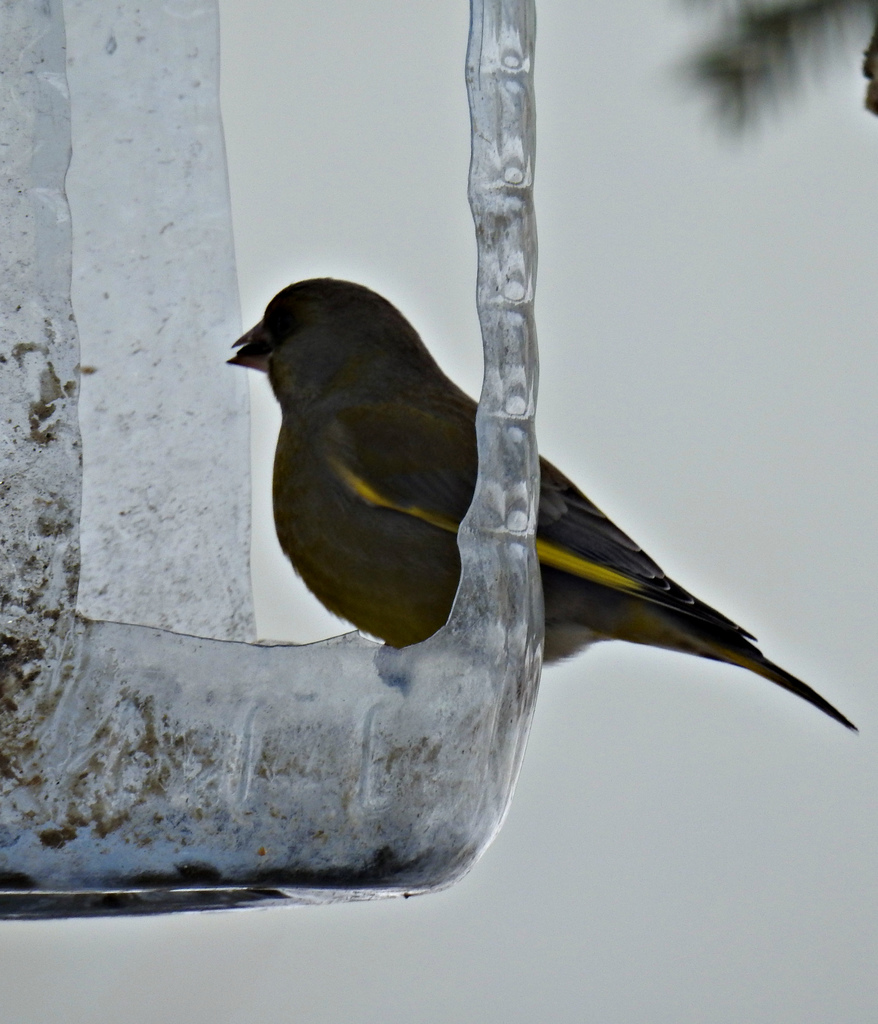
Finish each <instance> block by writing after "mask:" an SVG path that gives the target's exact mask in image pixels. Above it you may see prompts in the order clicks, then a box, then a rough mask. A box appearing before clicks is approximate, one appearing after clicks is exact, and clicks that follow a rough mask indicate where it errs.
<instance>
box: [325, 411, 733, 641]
mask: <svg viewBox="0 0 878 1024" xmlns="http://www.w3.org/2000/svg"><path fill="white" fill-rule="evenodd" d="M463 397H464V396H461V398H463ZM466 401H467V402H469V401H470V400H469V399H467V400H466ZM472 415H473V413H472V410H471V409H469V408H464V407H463V404H462V403H460V407H459V408H458V403H457V399H456V397H455V399H454V401H450V404H449V405H448V406H439V407H437V408H436V409H429V410H427V409H425V408H423V407H422V406H418V407H416V406H414V405H408V404H404V403H400V402H398V401H397V402H394V403H386V404H376V405H367V406H357V407H354V408H351V409H346V410H344V411H342V412H341V413H339V414H338V415H337V416H336V417H335V418H334V422H333V426H332V428H331V429H330V431H329V434H328V439H329V440H328V457H329V462H330V465H331V466H332V468H333V470H334V471H335V472H336V473H337V474H338V476H339V477H340V478H341V479H342V481H343V482H344V484H345V486H347V487H348V489H349V490H351V491H353V492H354V493H356V494H357V495H358V496H359V497H360V498H362V499H363V500H364V501H366V502H367V503H369V504H371V505H375V506H380V507H382V508H387V509H392V510H393V511H395V512H399V513H402V514H405V515H410V516H414V517H415V518H418V519H421V520H423V521H424V522H427V523H430V524H431V525H433V526H435V527H438V528H440V529H443V530H448V531H450V532H456V531H457V528H458V526H459V524H460V521H461V519H462V518H463V516H464V515H465V514H466V511H467V509H468V508H469V505H470V502H471V501H472V496H473V491H474V490H475V483H476V473H477V468H478V458H477V452H476V439H475V430H474V427H473V423H472ZM540 467H541V476H542V483H541V491H540V503H539V517H538V533H537V541H536V548H537V556H538V558H539V560H540V562H541V563H542V564H543V565H546V566H550V567H552V568H554V569H559V570H561V571H562V572H566V573H569V574H570V575H572V576H577V577H579V578H581V579H585V580H588V581H589V582H591V583H598V584H601V585H602V586H606V587H609V588H610V589H612V590H618V591H622V592H624V593H628V594H632V595H634V596H637V597H640V598H642V599H644V600H647V601H651V602H654V603H656V604H659V605H662V606H664V607H666V608H670V609H673V610H675V611H678V612H684V613H686V614H688V615H693V616H695V617H696V618H700V619H704V620H706V621H709V622H712V623H714V624H715V625H718V626H722V627H724V628H726V629H729V628H730V629H732V630H734V631H735V632H737V633H739V634H741V635H743V636H749V634H747V633H745V632H744V631H743V630H742V629H741V628H740V627H739V626H736V625H735V623H733V622H732V621H731V620H730V619H727V618H726V617H725V616H724V615H721V614H720V613H719V612H717V611H715V610H714V609H713V608H710V607H709V606H708V605H706V604H704V603H703V602H701V601H698V600H697V599H696V598H694V597H693V596H692V595H691V594H689V593H688V592H687V591H685V590H684V589H683V588H682V587H680V586H679V585H678V584H676V583H674V582H673V580H670V579H668V577H667V576H665V574H664V573H663V572H662V570H661V568H660V567H659V566H658V565H657V564H656V563H655V562H654V561H653V560H652V559H651V558H650V557H649V555H647V554H646V552H644V551H643V550H642V549H641V548H640V547H639V546H638V545H637V544H635V542H634V541H633V540H631V538H630V537H629V536H628V535H627V534H625V533H623V532H622V530H620V529H619V527H618V526H616V525H615V524H614V523H613V522H612V521H611V520H609V519H608V518H607V517H606V516H605V515H604V513H603V512H601V510H600V509H599V508H598V507H597V506H596V505H594V504H592V502H591V501H589V500H588V498H586V496H585V495H584V494H583V493H582V492H581V491H579V490H578V489H577V488H576V486H575V485H574V484H573V483H572V482H571V481H570V480H568V479H567V477H565V476H564V474H563V473H561V472H560V471H559V470H558V469H556V468H555V467H554V466H553V465H552V464H551V463H550V462H547V461H546V460H545V459H541V460H540ZM751 639H752V638H751Z"/></svg>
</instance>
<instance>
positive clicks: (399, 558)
mask: <svg viewBox="0 0 878 1024" xmlns="http://www.w3.org/2000/svg"><path fill="white" fill-rule="evenodd" d="M238 347H239V349H240V351H239V352H238V354H237V355H236V356H235V357H234V358H233V359H232V360H230V361H231V362H233V363H236V364H238V365H242V366H249V367H252V368H254V369H260V370H266V371H267V372H268V376H269V379H270V381H271V386H272V388H273V390H274V393H275V395H276V397H277V400H278V402H279V403H280V406H281V411H282V415H283V423H282V426H281V431H280V436H279V438H278V444H277V452H276V455H275V465H274V518H275V526H276V529H277V535H278V539H279V540H280V544H281V547H282V548H283V550H284V552H285V553H286V555H287V556H288V557H289V559H290V561H291V562H292V564H293V566H294V567H295V569H296V571H297V572H298V573H299V575H300V576H301V577H302V579H303V580H304V582H305V583H306V585H307V586H308V587H309V589H310V590H311V591H312V592H313V593H314V594H315V595H316V596H317V597H318V598H319V599H320V600H321V601H322V602H323V604H324V605H325V606H326V607H327V608H328V609H329V610H330V611H332V612H334V613H335V614H336V615H339V616H341V617H342V618H345V619H348V620H349V621H350V622H353V623H354V624H355V625H356V626H358V627H359V628H360V629H363V630H365V631H366V632H368V633H371V634H373V635H375V636H378V637H381V638H382V639H383V640H385V641H386V642H387V643H389V644H391V645H393V646H395V647H402V646H406V645H408V644H413V643H417V642H419V641H421V640H425V639H426V638H427V637H428V636H431V635H432V634H433V633H435V632H436V630H437V629H439V628H440V627H441V626H442V625H443V624H444V623H445V621H446V619H447V618H448V613H449V611H450V609H451V604H452V601H453V599H454V594H455V591H456V589H457V584H458V579H459V575H460V558H459V555H458V550H457V537H456V532H455V531H456V528H457V525H458V524H459V522H460V520H461V519H462V518H463V516H464V514H465V513H466V510H467V508H468V507H469V504H470V501H471V500H472V495H473V491H474V488H475V482H476V472H477V468H478V461H477V454H476V437H475V413H476V403H475V402H474V401H473V400H472V399H471V398H469V396H467V395H465V394H464V393H463V392H462V391H461V390H460V389H459V388H458V387H457V386H456V385H455V384H453V383H452V382H451V381H450V380H449V379H448V378H447V377H446V376H445V375H444V374H443V373H442V371H441V370H440V369H439V367H438V365H437V364H436V362H435V361H434V360H433V358H432V356H431V355H430V353H429V352H428V351H427V349H426V348H425V346H424V344H423V342H422V341H421V339H420V337H419V336H418V334H417V333H416V331H415V330H414V328H413V327H412V326H411V325H410V324H409V323H408V321H407V320H406V319H405V318H404V317H403V316H402V314H401V313H400V312H399V311H398V310H397V309H396V308H395V307H394V306H392V305H391V304H390V303H389V302H387V301H386V300H385V299H383V298H381V296H380V295H377V294H375V292H372V291H370V290H369V289H367V288H364V287H362V286H360V285H356V284H351V283H349V282H346V281H335V280H331V279H317V280H313V281H302V282H300V283H298V284H294V285H290V287H289V288H285V289H284V290H283V291H282V292H280V293H279V294H278V295H276V296H275V297H274V299H272V301H271V302H270V303H269V305H268V308H267V309H266V311H265V316H264V318H263V320H262V321H261V322H260V323H259V324H257V325H256V326H255V327H254V328H253V329H252V330H251V331H249V332H248V333H247V334H246V335H244V337H243V338H241V340H240V341H239V342H238ZM540 465H541V476H542V479H541V494H540V504H539V522H538V531H537V553H538V556H539V559H540V563H541V569H542V582H543V595H544V601H545V609H546V642H545V656H546V660H547V661H553V660H556V659H558V658H563V657H567V656H568V655H571V654H574V653H575V652H576V651H577V650H580V649H581V648H583V647H584V646H586V645H587V644H588V643H591V642H594V641H597V640H609V639H619V640H628V641H631V642H634V643H640V644H649V645H652V646H656V647H666V648H670V649H672V650H677V651H685V652H687V653H690V654H697V655H700V656H702V657H706V658H713V659H716V660H719V661H725V662H729V663H731V664H737V665H741V666H742V667H744V668H748V669H750V670H751V671H753V672H756V673H757V674H759V675H761V676H763V677H765V678H766V679H770V680H771V681H772V682H774V683H777V684H778V685H780V686H782V687H784V688H785V689H787V690H790V691H791V692H793V693H795V694H798V695H799V696H800V697H802V698H804V699H805V700H807V701H809V702H810V703H812V704H814V705H815V706H816V707H818V708H820V710H821V711H824V712H825V713H826V714H828V715H830V716H831V717H832V718H834V719H836V720H837V721H839V722H841V723H842V724H844V725H846V726H848V727H849V728H853V726H852V725H851V723H850V722H849V721H848V720H847V719H846V718H845V717H844V715H842V714H841V713H840V712H839V711H837V710H836V709H835V708H834V707H832V705H831V704H829V703H828V702H827V701H825V700H824V699H823V698H822V697H821V696H820V695H819V694H818V693H816V692H815V691H814V690H812V689H811V688H810V687H809V686H807V685H806V684H805V683H803V682H801V681H799V680H798V679H796V678H795V677H794V676H791V675H790V674H789V673H787V672H785V671H784V670H783V669H781V668H779V667H778V666H776V665H774V664H772V663H771V662H770V661H768V660H767V659H766V658H764V657H763V655H762V654H761V652H760V651H759V650H758V649H757V648H756V647H755V646H754V645H753V644H752V643H751V642H750V641H751V640H752V639H753V638H752V637H751V636H750V635H749V634H748V633H745V632H744V631H743V630H742V629H741V628H740V627H739V626H736V625H735V624H734V623H733V622H732V621H731V620H730V619H727V618H726V617H725V616H723V615H721V614H720V613H719V612H717V611H714V609H712V608H710V607H708V606H707V605H706V604H703V603H702V602H701V601H698V600H697V599H696V598H693V597H692V596H691V595H690V594H688V593H687V592H686V591H685V590H683V588H682V587H679V586H678V585H677V584H676V583H674V582H672V581H671V580H669V579H668V578H667V577H666V576H665V575H664V573H663V572H662V571H661V569H660V568H659V567H658V566H657V565H656V563H655V562H653V561H652V559H651V558H649V556H648V555H646V554H645V553H644V552H643V551H642V550H641V549H640V548H639V547H638V546H637V545H636V544H635V543H634V542H633V541H632V540H631V539H630V538H629V537H627V536H626V535H625V534H624V533H623V532H622V531H621V530H619V529H618V527H616V526H615V525H614V524H613V523H612V522H610V520H609V519H607V517H606V516H605V515H604V514H603V513H602V512H601V511H600V510H599V509H598V508H596V507H595V506H594V505H593V504H592V503H591V502H590V501H589V500H588V498H586V497H585V495H583V494H582V493H581V492H580V491H579V490H577V488H576V487H575V486H574V485H573V484H572V483H571V482H570V481H569V480H568V479H567V478H566V477H565V476H564V475H563V474H562V473H560V472H559V471H558V470H557V469H556V468H555V467H554V466H552V465H551V464H550V463H548V462H546V461H545V460H544V459H541V460H540Z"/></svg>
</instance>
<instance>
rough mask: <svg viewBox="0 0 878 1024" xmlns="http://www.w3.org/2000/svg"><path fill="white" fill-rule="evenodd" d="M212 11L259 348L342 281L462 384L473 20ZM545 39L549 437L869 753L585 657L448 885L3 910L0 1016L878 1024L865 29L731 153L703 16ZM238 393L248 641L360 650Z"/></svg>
mask: <svg viewBox="0 0 878 1024" xmlns="http://www.w3.org/2000/svg"><path fill="white" fill-rule="evenodd" d="M220 8H221V18H222V38H223V44H222V45H223V54H222V59H223V72H222V74H223V82H222V102H223V111H224V119H225V132H226V142H227V148H228V158H229V174H230V184H231V196H232V205H233V216H234V229H235V239H236V250H237V261H238V275H239V283H240V291H241V301H242V308H243V318H244V322H245V325H246V326H250V325H251V324H252V323H253V322H255V321H256V320H258V319H259V318H260V317H261V315H262V310H263V309H264V306H265V304H266V303H267V301H268V300H269V299H270V298H271V297H272V295H274V294H275V292H277V291H278V290H279V289H280V288H282V287H283V286H285V285H286V284H288V283H290V282H291V281H294V280H297V279H300V278H305V277H313V276H319V275H331V276H335V277H343V278H351V279H353V280H357V281H360V282H362V283H364V284H367V285H369V286H370V287H372V288H375V289H376V290H378V291H380V292H381V293H383V294H384V295H386V296H387V297H388V298H389V299H391V300H392V301H393V302H394V303H396V304H397V305H398V306H399V307H400V308H401V309H402V310H403V312H404V313H405V314H406V315H407V316H408V317H409V318H410V319H411V320H412V322H413V323H414V324H415V325H416V327H417V328H418V329H419V331H420V332H421V334H422V336H423V338H424V340H425V341H426V343H427V344H428V346H429V347H430V349H431V350H432V351H433V352H434V353H435V355H436V356H437V358H438V360H439V362H440V364H441V365H442V366H443V368H444V369H445V370H446V372H447V373H448V374H449V375H450V376H452V377H453V378H454V379H455V380H457V381H458V383H460V384H461V385H462V386H463V387H465V388H466V389H467V390H469V391H470V392H471V393H473V394H477V393H478V389H479V386H480V365H481V351H480V339H479V332H478V324H477V319H476V313H475V298H474V296H475V244H474V240H473V229H472V224H471V220H470V216H469V210H468V207H467V203H466V175H467V164H468V159H469V122H468V113H467V106H466V94H465V87H464V78H463V65H464V53H465V46H466V34H467V24H468V6H467V4H466V3H465V2H464V0H454V2H450V3H446V4H443V5H441V6H440V5H438V4H435V3H432V4H431V3H425V2H420V3H409V4H401V3H399V2H392V0H372V2H371V3H369V4H362V3H355V2H353V0H339V2H338V3H336V4H335V5H333V7H332V8H327V6H326V5H325V4H318V3H316V2H313V0H297V2H296V3H295V4H290V3H280V2H277V0H274V2H266V3H263V4H258V5H252V4H248V5H243V4H238V3H235V2H234V0H221V3H220ZM537 14H538V35H537V61H536V88H537V105H538V156H537V186H536V202H537V216H538V222H539V229H540V267H539V278H538V290H537V305H536V309H537V323H538V328H539V337H540V348H541V383H540V399H539V413H538V433H539V438H540V447H541V451H542V452H543V454H545V455H546V456H547V457H549V458H550V459H551V460H552V461H554V462H556V463H557V464H558V465H559V467H560V468H561V469H563V470H564V472H566V473H567V474H568V475H569V476H571V477H572V478H573V479H574V480H575V481H576V482H577V483H578V484H579V486H580V487H582V489H583V490H584V491H585V492H586V493H587V494H588V495H589V496H590V497H591V498H592V499H593V500H594V501H595V502H597V504H598V505H600V506H601V507H602V508H603V509H604V511H606V512H607V513H608V514H609V515H610V516H611V518H613V519H614V520H615V521H616V522H617V523H618V524H619V525H620V526H621V527H622V528H623V529H625V530H626V531H627V532H628V533H630V534H631V535H632V536H633V537H634V538H635V539H636V540H637V541H638V542H639V543H640V544H641V545H642V546H643V547H644V548H645V549H646V550H647V551H648V552H649V553H650V554H651V555H652V556H653V557H654V558H655V559H656V560H657V561H658V562H659V563H660V564H661V565H662V567H663V568H664V569H665V570H666V571H667V572H668V574H669V575H671V576H672V577H673V578H675V579H676V580H677V581H678V582H680V583H681V584H682V585H683V586H685V587H686V588H687V589H689V590H691V591H693V592H694V593H695V594H697V595H698V596H699V597H701V598H702V599H704V600H706V601H708V602H709V603H710V604H712V605H714V606H716V607H717V608H719V609H721V610H722V611H723V612H725V613H726V614H727V615H729V616H731V617H732V618H734V619H736V620H737V621H738V622H740V623H741V624H742V625H743V626H744V627H745V628H747V629H748V630H751V631H752V632H754V633H755V634H756V635H757V636H758V637H759V640H760V644H761V646H762V649H763V650H764V651H765V653H766V654H767V655H768V656H769V657H770V658H772V659H773V660H776V661H778V662H779V663H780V664H782V665H783V666H784V667H786V668H788V669H789V670H790V671H792V672H794V673H796V674H797V675H799V676H801V677H802V678H803V679H805V680H806V681H807V682H809V683H810V684H811V685H813V686H814V687H815V688H816V689H817V690H819V691H820V692H821V693H822V694H823V695H824V696H825V697H826V698H827V699H828V700H830V701H831V702H833V703H834V704H836V705H837V706H838V707H839V708H840V709H841V710H842V711H843V712H844V713H845V714H846V715H848V716H849V717H850V718H852V719H853V720H854V721H855V722H856V723H857V724H858V725H859V727H860V730H861V734H860V736H853V735H851V734H849V733H848V732H846V731H845V730H844V729H842V728H841V727H840V726H838V725H837V724H835V723H833V722H831V721H830V720H829V719H828V718H825V717H824V716H822V715H820V714H819V713H818V712H817V711H815V710H814V709H813V708H811V707H809V706H808V705H806V704H805V703H803V702H801V701H798V700H796V699H795V698H793V697H792V696H790V695H789V694H786V693H784V692H782V691H781V690H779V689H777V688H776V687H772V686H771V685H770V684H768V683H766V682H764V681H762V680H759V679H757V678H756V677H755V676H751V675H749V674H748V673H745V672H743V671H741V670H737V669H734V668H731V667H727V666H722V665H717V664H713V663H710V662H707V661H700V660H696V659H694V658H687V657H685V656H682V655H674V654H671V653H665V652H660V651H655V650H640V649H637V648H634V647H627V646H625V645H622V644H611V645H605V646H603V647H598V648H596V649H594V650H593V651H591V652H588V653H587V654H585V655H584V656H581V657H579V658H577V659H575V660H573V661H571V662H569V663H567V664H564V665H562V666H560V667H557V668H551V669H548V670H547V671H546V672H545V674H544V676H543V681H542V686H541V693H540V698H539V701H538V704H537V709H536V717H535V721H534V727H533V731H532V734H531V739H530V745H529V749H528V753H527V757H526V759H525V762H524V767H523V770H522V774H521V778H520V782H519V786H518V790H517V794H516V797H515V800H514V801H513V805H512V809H511V812H510V815H509V818H508V820H507V823H506V825H505V826H504V828H503V830H502V832H501V833H500V835H499V837H498V839H497V840H496V842H495V843H494V845H493V846H492V847H491V848H490V849H489V851H488V852H487V854H486V855H485V857H484V858H483V860H482V861H481V862H480V864H479V865H478V866H477V867H476V868H475V870H474V871H473V872H472V873H471V874H470V875H469V876H468V877H467V878H466V879H465V880H464V881H463V882H461V883H460V884H458V885H457V886H455V887H454V888H452V889H450V890H448V891H446V892H444V893H440V894H437V895H433V896H428V897H423V898H418V899H412V900H405V901H403V900H400V901H393V902H376V903H371V904H359V905H353V906H335V907H315V908H300V909H281V910H269V911H262V912H250V913H238V914H216V915H209V916H197V915H193V916H188V917H172V918H155V919H140V920H138V919H133V920H112V921H111V920H106V921H91V922H89V921H85V922H82V921H80V922H55V923H31V924H3V925H0V957H2V964H3V975H4V984H3V998H2V1003H3V1011H2V1016H3V1019H4V1020H7V1021H10V1022H27V1024H30V1022H37V1021H39V1022H43V1021H46V1022H52V1024H55V1022H58V1024H60V1022H68V1021H69V1022H85V1021H96V1020H114V1021H118V1022H122V1024H129V1022H131V1024H135V1022H137V1024H140V1022H143V1024H147V1022H154V1021H157V1020H175V1021H176V1020H180V1021H183V1020H185V1021H187V1022H189V1024H207V1022H217V1021H219V1022H235V1024H237V1022H249V1021H253V1020H260V1021H263V1022H265V1024H280V1022H286V1021H308V1022H312V1021H313V1022H321V1024H322V1022H327V1024H336V1022H350V1024H361V1022H363V1024H365V1022H370V1024H371V1022H376V1024H377V1022H382V1024H391V1022H397V1021H399V1022H402V1021H406V1022H412V1021H417V1022H437V1024H438V1022H448V1021H485V1022H501V1021H502V1022H522V1024H524V1022H531V1021H535V1020H551V1021H558V1022H571V1024H573V1022H582V1021H585V1020H595V1021H600V1022H602V1024H616V1022H619V1024H640V1022H643V1024H664V1022H667V1024H671V1022H673V1024H702V1022H710V1024H726V1022H728V1024H733V1022H734V1024H740V1022H741V1021H747V1022H748V1024H757V1022H758V1024H763V1022H764V1024H768V1022H771V1024H818V1022H821V1024H822V1022H826V1021H832V1022H834V1024H848V1022H850V1024H855V1022H856V1024H862V1022H863V1021H866V1020H871V1019H873V1018H874V1017H875V1015H876V1012H878V974H876V971H875V964H876V962H878V800H876V796H875V787H876V780H878V739H876V737H878V690H876V686H875V684H874V668H873V648H874V644H875V641H874V635H875V626H874V623H875V620H876V612H878V600H876V596H875V587H874V582H873V581H874V579H875V576H876V571H878V540H876V531H875V527H874V510H875V508H876V504H878V474H876V471H875V451H876V442H878V411H876V410H878V402H876V398H875V391H876V385H878V352H876V345H875V336H876V330H875V323H876V294H878V291H876V288H875V283H874V282H875V272H874V263H875V240H876V238H878V201H876V196H875V186H874V182H875V174H876V168H878V121H876V120H875V118H874V117H873V116H871V115H870V114H867V113H866V112H865V111H864V110H863V108H862V95H863V87H864V83H863V79H862V77H861V76H860V63H861V58H860V56H859V52H860V51H862V49H863V48H864V47H865V45H866V44H867V42H868V36H869V33H868V31H867V32H866V34H865V37H863V36H862V34H860V35H858V34H857V33H855V32H854V33H851V34H850V36H849V38H848V39H847V41H843V42H841V43H840V44H839V47H838V51H837V58H838V59H837V60H835V61H834V62H832V63H829V64H827V65H826V66H825V67H824V68H823V69H822V71H821V73H820V74H819V75H818V76H816V80H815V81H809V82H806V85H805V88H803V89H802V91H801V93H800V95H798V96H796V97H795V98H789V99H783V98H782V100H781V102H779V103H778V104H776V105H775V108H774V109H769V110H768V111H767V112H766V113H765V114H764V115H763V116H761V117H757V118H756V119H755V122H754V124H753V126H752V127H751V128H750V129H749V130H747V131H745V132H744V133H743V134H734V133H730V132H727V131H722V130H720V128H719V126H718V122H717V120H716V118H715V116H714V113H713V109H712V107H711V106H710V104H709V103H708V102H707V101H706V99H705V97H704V96H703V95H701V94H699V93H697V92H696V90H695V89H694V88H693V87H692V85H691V83H689V82H687V80H686V78H685V76H684V75H683V74H682V73H681V70H680V68H681V64H682V62H683V61H684V60H685V59H686V58H687V56H691V54H692V53H693V52H695V51H696V50H697V49H698V47H699V46H700V45H702V44H703V42H704V41H705V40H706V39H707V38H708V37H709V36H710V32H711V31H712V28H711V22H710V19H709V18H708V17H707V12H702V13H701V14H699V12H697V11H696V12H693V11H692V10H691V9H687V7H686V5H684V4H681V3H669V2H667V0H629V2H628V3H626V4H618V3H612V2H610V0H594V2H592V3H589V4H579V3H574V2H573V0H555V2H554V3H551V4H549V3H546V4H543V5H542V6H539V7H538V12H537ZM806 77H808V76H806ZM233 340H234V339H231V338H230V339H229V343H230V344H231V342H232V341H233ZM254 377H255V375H254ZM253 399H254V416H253V437H252V450H253V459H254V516H255V519H254V551H253V576H254V587H255V594H256V601H257V617H258V622H259V631H260V634H261V635H262V636H264V637H272V638H276V639H290V640H297V641H306V640H313V639H317V638H319V637H322V636H328V635H332V634H334V633H337V632H341V631H344V630H345V629H347V628H348V627H347V626H345V625H344V624H342V623H340V622H339V621H338V620H336V619H334V618H332V617H331V616H329V615H328V614H327V613H326V612H324V611H323V610H322V609H321V608H320V606H319V605H317V604H316V603H315V602H313V601H312V599H310V597H308V595H307V594H306V593H305V592H304V591H303V589H302V588H301V586H300V585H299V584H298V583H297V581H296V579H295V577H294V575H293V572H292V570H291V569H290V568H289V566H288V565H287V564H286V562H285V561H284V559H283V556H282V555H281V553H280V551H279V549H278V547H277V545H276V542H275V540H274V533H273V526H272V523H271V514H270V467H271V459H272V455H273V447H274V439H275V435H276V431H277V426H278V417H277V414H276V410H275V408H274V403H273V399H272V398H271V396H270V392H269V389H268V386H267V382H266V381H265V380H264V379H258V380H254V382H253Z"/></svg>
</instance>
